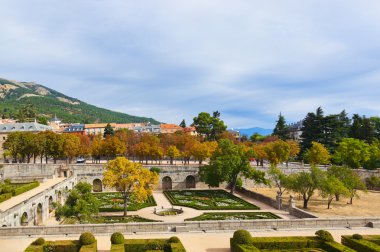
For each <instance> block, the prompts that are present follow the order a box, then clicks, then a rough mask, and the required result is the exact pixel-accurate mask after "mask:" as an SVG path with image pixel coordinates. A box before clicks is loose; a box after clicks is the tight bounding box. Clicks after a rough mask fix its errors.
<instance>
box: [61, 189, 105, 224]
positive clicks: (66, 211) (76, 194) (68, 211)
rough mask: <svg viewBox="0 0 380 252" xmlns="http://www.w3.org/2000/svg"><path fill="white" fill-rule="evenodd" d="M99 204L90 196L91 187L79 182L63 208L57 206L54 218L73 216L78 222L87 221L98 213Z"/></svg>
mask: <svg viewBox="0 0 380 252" xmlns="http://www.w3.org/2000/svg"><path fill="white" fill-rule="evenodd" d="M99 206H100V202H99V200H98V199H97V198H96V197H95V196H94V195H93V194H92V185H91V184H89V183H86V182H79V183H78V184H76V185H75V187H74V188H73V189H72V190H71V191H70V194H69V196H68V197H67V200H66V202H65V205H64V206H58V208H57V211H56V217H58V218H59V217H60V216H61V215H63V216H65V217H72V216H75V217H76V218H77V219H78V220H79V221H80V222H82V221H84V220H88V219H90V218H91V216H92V215H94V214H97V213H98V211H99Z"/></svg>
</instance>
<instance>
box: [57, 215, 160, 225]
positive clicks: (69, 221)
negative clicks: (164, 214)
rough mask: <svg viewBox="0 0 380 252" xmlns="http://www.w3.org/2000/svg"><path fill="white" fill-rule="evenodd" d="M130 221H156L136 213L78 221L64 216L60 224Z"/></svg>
mask: <svg viewBox="0 0 380 252" xmlns="http://www.w3.org/2000/svg"><path fill="white" fill-rule="evenodd" d="M132 222H158V221H156V220H150V219H145V218H143V217H140V216H138V215H128V216H126V217H124V216H96V217H93V218H91V219H90V220H88V221H82V222H80V221H79V220H78V219H77V218H74V217H72V218H66V219H64V220H63V221H62V222H61V223H60V224H61V225H74V224H104V223H106V224H113V223H132Z"/></svg>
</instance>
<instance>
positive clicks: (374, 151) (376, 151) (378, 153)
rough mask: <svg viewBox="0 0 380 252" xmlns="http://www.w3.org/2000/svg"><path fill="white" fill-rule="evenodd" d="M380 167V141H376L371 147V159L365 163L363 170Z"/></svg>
mask: <svg viewBox="0 0 380 252" xmlns="http://www.w3.org/2000/svg"><path fill="white" fill-rule="evenodd" d="M378 167H380V141H379V140H378V139H375V140H374V141H373V142H372V143H371V144H370V145H369V159H368V160H367V161H365V162H364V163H363V168H364V169H368V170H372V169H376V168H378Z"/></svg>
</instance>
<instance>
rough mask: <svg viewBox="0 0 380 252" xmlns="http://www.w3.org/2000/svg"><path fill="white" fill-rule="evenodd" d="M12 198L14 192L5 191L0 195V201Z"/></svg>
mask: <svg viewBox="0 0 380 252" xmlns="http://www.w3.org/2000/svg"><path fill="white" fill-rule="evenodd" d="M10 198H12V193H4V194H1V195H0V202H3V201H6V200H7V199H10Z"/></svg>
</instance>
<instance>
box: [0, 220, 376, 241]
mask: <svg viewBox="0 0 380 252" xmlns="http://www.w3.org/2000/svg"><path fill="white" fill-rule="evenodd" d="M379 221H380V217H377V218H334V219H293V220H283V219H282V220H244V221H186V222H171V223H168V222H149V223H127V224H86V225H60V226H33V227H9V228H7V227H3V228H0V236H2V237H6V236H44V235H60V236H65V235H73V234H81V233H83V232H92V233H94V234H111V233H114V232H121V233H124V234H132V233H160V232H164V233H167V232H175V231H177V232H189V231H191V232H208V231H218V230H229V231H234V230H237V229H247V230H262V229H276V230H278V229H303V228H315V229H323V228H352V227H368V226H369V225H370V223H376V222H379ZM177 227H178V228H177Z"/></svg>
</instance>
